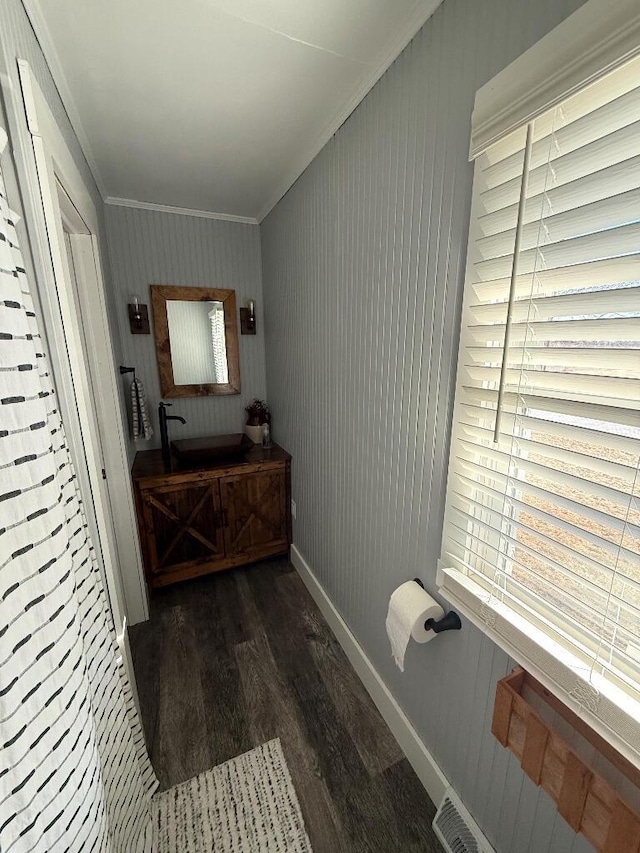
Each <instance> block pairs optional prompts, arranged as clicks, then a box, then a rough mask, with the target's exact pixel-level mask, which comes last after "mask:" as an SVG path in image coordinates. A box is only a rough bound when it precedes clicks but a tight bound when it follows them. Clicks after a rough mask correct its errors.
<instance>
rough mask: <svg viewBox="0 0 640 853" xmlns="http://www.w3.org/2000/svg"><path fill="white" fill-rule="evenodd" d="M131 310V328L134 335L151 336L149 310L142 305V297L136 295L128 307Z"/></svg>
mask: <svg viewBox="0 0 640 853" xmlns="http://www.w3.org/2000/svg"><path fill="white" fill-rule="evenodd" d="M127 308H128V309H129V327H130V329H131V334H132V335H149V334H150V333H151V330H150V328H149V309H148V308H147V306H146V305H141V304H140V297H139V296H137V295H136V294H135V293H134V295H133V296H132V297H131V302H130V304H129V305H128V306H127Z"/></svg>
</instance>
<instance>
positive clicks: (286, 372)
mask: <svg viewBox="0 0 640 853" xmlns="http://www.w3.org/2000/svg"><path fill="white" fill-rule="evenodd" d="M579 5H580V2H579V0H538V2H535V3H533V2H530V0H481V2H480V1H479V0H445V2H444V3H443V5H442V6H441V7H440V8H439V9H438V10H437V12H436V13H435V15H434V16H433V17H432V19H431V20H430V21H429V22H427V24H426V25H425V27H424V28H423V30H422V31H421V32H420V33H419V34H418V35H417V36H416V38H415V39H414V40H413V42H412V43H411V44H410V45H409V46H408V47H407V49H406V50H405V51H404V52H403V54H402V55H401V56H400V57H399V58H398V60H397V61H396V62H395V63H394V65H393V66H392V67H391V68H390V70H389V71H388V72H387V73H386V74H385V76H384V77H383V78H382V80H381V81H380V82H379V83H378V84H377V85H376V87H375V88H374V89H373V90H372V91H371V92H370V94H369V95H368V96H367V98H365V100H364V101H363V102H362V103H361V104H360V106H359V107H358V109H357V110H356V111H355V112H354V113H353V114H352V116H351V117H350V118H349V120H348V121H347V122H346V123H345V124H344V125H343V126H342V128H341V129H340V130H339V131H338V133H337V134H336V135H335V137H334V138H333V139H332V141H331V142H330V143H329V144H328V145H327V146H326V147H325V148H324V150H323V151H322V152H321V153H320V155H319V156H318V157H317V158H316V159H315V160H314V162H313V163H312V164H311V165H310V166H309V168H308V169H307V170H306V172H305V173H304V175H303V176H302V177H301V178H300V179H299V180H298V181H297V182H296V184H295V185H294V186H293V187H292V189H291V190H290V191H289V192H288V194H287V195H286V196H285V197H284V198H283V199H282V201H280V203H279V204H278V205H277V207H276V208H275V209H274V210H273V211H272V213H271V214H270V215H269V216H268V217H267V219H266V220H265V222H264V223H263V225H262V228H261V235H262V252H263V277H264V288H265V301H266V312H267V317H266V332H267V340H266V352H267V377H268V387H269V401H270V403H271V406H272V408H273V412H274V434H275V438H276V440H277V441H279V442H281V443H282V444H283V445H284V446H285V447H286V448H287V449H288V450H289V451H291V453H292V454H293V497H294V499H295V501H296V504H297V521H296V522H295V523H294V541H295V543H296V544H297V546H298V547H299V548H300V550H301V551H302V553H303V555H304V556H305V557H306V558H307V560H308V561H309V563H310V565H311V567H312V568H313V570H314V571H315V573H316V574H317V576H318V578H319V579H320V581H321V583H322V584H323V585H324V587H325V589H326V590H327V592H328V593H329V595H330V596H331V597H332V599H333V601H334V603H335V605H336V607H337V608H338V610H339V611H340V612H341V614H342V615H343V616H344V618H345V619H346V620H347V622H348V624H349V625H350V627H351V629H352V630H353V631H354V633H355V635H356V636H357V638H358V639H359V641H360V643H361V644H362V645H363V647H364V648H365V650H366V652H367V653H368V654H369V656H370V657H371V659H372V661H373V662H374V664H375V666H376V667H377V668H378V670H379V672H380V673H381V675H382V676H383V678H384V679H385V681H386V683H387V685H388V686H389V687H390V689H391V690H392V692H393V694H394V695H395V696H396V698H397V699H398V701H399V702H400V704H401V705H402V706H403V708H404V709H405V711H406V712H407V714H408V716H409V717H410V718H411V720H412V721H413V723H414V725H415V726H416V728H417V729H418V731H419V732H420V734H421V735H422V737H423V738H424V741H425V743H426V744H427V746H428V747H429V749H430V750H431V751H432V752H433V754H434V755H435V757H436V758H437V760H438V761H439V762H440V764H441V766H442V768H443V769H444V771H445V773H446V774H447V776H448V777H449V779H450V780H451V782H452V783H453V785H454V787H455V788H456V789H457V790H458V791H459V792H460V794H461V795H462V797H463V799H464V801H465V802H466V803H467V805H468V807H469V808H470V810H471V811H472V813H473V814H474V815H475V817H476V819H477V820H478V822H479V823H480V825H481V826H482V827H483V828H484V830H485V831H486V833H487V835H488V837H489V838H490V840H491V841H492V842H493V843H494V845H495V846H496V848H497V849H498V850H499V851H503V853H525V851H532V853H549V851H553V853H565V851H571V853H582V851H586V850H589V849H590V846H589V845H588V844H587V843H586V842H585V841H584V839H582V838H580V837H576V836H574V834H573V832H572V831H571V830H570V829H569V827H568V825H567V824H566V823H565V822H564V821H563V820H562V819H561V818H560V817H559V816H558V815H557V813H556V811H555V808H554V806H553V804H552V803H551V800H550V799H549V798H548V797H547V796H546V795H545V794H544V793H541V792H540V791H539V790H538V789H537V788H535V786H534V785H533V784H532V783H531V782H530V781H529V780H528V779H526V778H525V777H524V775H523V774H522V772H521V770H520V767H519V765H518V762H517V761H516V760H515V759H514V758H513V757H512V756H511V755H510V753H508V752H507V751H506V750H504V749H503V748H502V747H500V746H499V745H498V744H497V742H496V741H495V740H494V739H493V737H492V736H491V734H490V731H489V729H490V719H491V712H492V706H493V694H494V689H495V687H494V686H495V682H496V681H497V680H498V679H499V678H501V677H502V676H503V675H505V674H506V673H507V672H508V671H509V670H510V668H511V666H512V663H511V662H510V661H509V660H508V659H507V657H506V655H504V654H503V653H502V652H501V651H500V650H499V649H497V648H496V647H495V646H494V645H493V643H492V642H491V641H490V640H488V639H487V638H486V637H484V636H483V635H482V634H481V633H480V632H479V631H478V630H476V629H475V628H473V627H472V626H471V625H469V624H468V623H466V622H465V625H464V630H463V631H462V632H460V633H459V634H457V635H446V636H443V637H440V638H439V639H438V640H437V641H435V642H433V643H430V644H429V645H427V646H417V645H415V644H413V645H412V647H411V648H410V650H409V652H408V659H407V667H406V671H405V673H404V674H401V673H400V672H399V671H398V670H397V669H396V668H395V667H394V665H393V663H392V659H391V653H390V649H389V645H388V641H387V638H386V635H385V631H384V618H385V614H386V607H387V602H388V598H389V595H390V593H391V591H392V590H393V589H394V588H395V587H396V586H397V585H398V584H399V583H400V582H402V581H404V580H406V579H408V578H411V577H414V576H415V575H420V576H421V577H422V578H423V579H424V580H425V582H426V584H427V586H428V587H429V588H430V589H431V590H432V591H435V589H436V560H437V557H438V553H439V548H440V537H441V525H442V516H443V504H444V492H445V485H446V482H445V480H446V464H447V450H448V447H447V445H448V437H449V426H450V417H451V405H452V386H453V381H454V370H455V363H456V345H457V338H458V322H459V313H460V304H461V290H462V283H463V275H464V259H465V250H466V239H467V228H468V219H469V205H470V197H471V179H472V167H471V165H470V164H469V163H468V161H467V152H468V144H469V132H470V119H471V111H472V107H473V98H474V94H475V91H476V89H477V88H478V87H479V86H480V85H482V84H483V83H484V82H485V81H486V80H488V79H489V78H490V77H492V76H493V75H494V74H495V73H496V72H498V71H499V70H500V69H501V68H503V67H504V66H505V65H507V64H508V63H509V62H510V61H511V60H512V59H514V58H515V57H516V56H518V55H519V54H520V53H521V52H523V51H524V50H525V49H526V48H527V47H529V46H530V45H531V44H532V43H534V42H535V41H536V40H537V39H538V38H540V37H541V36H543V35H544V34H545V33H546V32H547V31H548V30H550V29H551V28H553V27H554V26H555V25H556V24H558V23H559V22H560V21H561V20H562V19H563V18H564V17H565V16H566V15H568V14H569V13H570V12H572V11H574V10H575V9H576V8H577V7H578V6H579Z"/></svg>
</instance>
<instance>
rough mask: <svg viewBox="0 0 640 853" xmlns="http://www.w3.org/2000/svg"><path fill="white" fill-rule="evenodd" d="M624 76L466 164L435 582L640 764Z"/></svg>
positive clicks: (634, 126)
mask: <svg viewBox="0 0 640 853" xmlns="http://www.w3.org/2000/svg"><path fill="white" fill-rule="evenodd" d="M586 5H587V7H592V8H593V6H594V3H593V2H591V3H588V4H586ZM601 7H602V4H600V6H599V8H601ZM572 17H574V16H572ZM570 22H571V19H569V20H568V22H565V23H566V24H567V25H569V24H570ZM565 31H566V27H565ZM639 41H640V39H639ZM534 50H535V48H534ZM525 56H527V55H525ZM530 61H531V52H529V56H528V57H527V60H526V62H529V63H530ZM525 65H526V63H524V64H523V67H524V66H525ZM615 66H616V67H615V68H614V70H611V68H610V65H609V66H608V67H607V70H606V73H603V74H598V75H593V74H592V75H590V76H586V75H585V79H589V83H588V85H584V86H582V87H580V86H575V85H572V87H571V94H569V95H568V96H566V97H561V98H558V97H554V98H553V101H554V103H553V104H552V106H551V107H550V108H546V109H537V110H536V111H535V115H528V116H527V120H526V121H524V122H520V125H519V126H518V127H516V128H514V127H513V126H512V127H510V128H509V129H508V131H507V132H502V133H501V134H499V136H498V138H497V139H495V138H494V139H492V140H491V144H488V145H487V144H485V145H483V146H481V147H480V150H478V151H476V152H475V153H476V154H477V157H476V165H475V177H474V194H473V204H472V217H471V231H470V240H469V253H468V263H467V279H466V283H465V299H464V307H463V321H462V332H461V342H460V357H459V365H458V378H457V388H456V401H455V411H454V428H453V435H452V444H451V457H450V467H449V482H448V491H447V508H446V516H445V529H444V538H443V550H442V557H441V564H440V565H441V571H440V583H441V586H442V588H443V591H444V593H445V595H447V597H448V598H450V599H451V600H452V601H454V602H455V603H456V604H457V605H458V606H460V608H461V609H462V610H463V611H464V612H466V613H467V615H468V616H469V617H470V618H472V619H473V620H474V621H475V622H477V623H478V624H480V625H481V627H484V629H485V630H486V631H487V632H488V633H489V634H491V635H492V636H493V637H494V639H496V641H497V642H498V643H499V644H500V645H502V646H503V648H505V649H506V650H507V651H508V652H510V653H511V654H512V655H513V656H514V657H515V658H517V659H518V660H519V662H521V663H523V664H524V665H525V666H528V667H529V668H530V669H531V670H532V671H533V672H534V674H536V675H537V676H538V677H539V678H541V680H543V681H544V682H545V683H546V684H547V686H548V687H549V688H550V689H551V690H553V691H554V692H556V693H557V694H559V695H560V696H561V698H563V699H565V701H568V702H569V703H570V704H571V705H572V707H574V709H576V710H579V712H580V713H581V714H582V716H583V717H585V718H587V720H588V721H589V722H590V724H592V725H593V726H594V728H596V729H597V730H599V731H600V733H601V734H604V735H605V736H606V737H607V738H608V739H609V740H610V741H611V742H612V743H614V745H616V746H617V748H618V749H620V751H621V752H623V754H625V755H626V756H627V757H629V758H630V759H631V760H633V761H634V762H635V763H636V764H638V763H640V56H636V57H635V58H629V56H626V58H625V59H624V61H620V62H618V63H616V64H615ZM525 84H526V80H525V81H523V82H522V85H525ZM529 106H530V105H529ZM512 124H513V122H512ZM472 146H473V139H472Z"/></svg>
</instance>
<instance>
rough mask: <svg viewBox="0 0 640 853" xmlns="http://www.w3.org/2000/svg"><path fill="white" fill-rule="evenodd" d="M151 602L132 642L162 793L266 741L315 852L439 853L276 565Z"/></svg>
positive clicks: (422, 799)
mask: <svg viewBox="0 0 640 853" xmlns="http://www.w3.org/2000/svg"><path fill="white" fill-rule="evenodd" d="M151 608H152V610H151V619H150V620H149V622H146V623H143V624H140V625H136V626H134V627H133V628H132V629H131V645H132V652H133V660H134V667H135V673H136V679H137V683H138V691H139V695H140V703H141V707H142V718H143V724H144V729H145V733H146V737H147V744H148V747H149V752H150V755H151V760H152V762H153V766H154V768H155V771H156V773H157V775H158V778H159V780H160V787H161V789H165V788H167V787H170V786H171V785H175V784H176V783H178V782H182V781H184V780H185V779H188V778H190V777H191V776H194V775H196V774H198V773H200V772H202V771H203V770H206V769H207V768H209V767H213V766H214V765H216V764H220V763H222V762H223V761H227V760H228V759H229V758H233V757H234V756H236V755H239V754H240V753H242V752H245V751H247V750H249V749H252V748H253V747H254V746H257V745H259V744H261V743H264V742H265V741H267V740H270V739H271V738H274V737H279V738H280V740H281V742H282V747H283V750H284V754H285V756H286V760H287V764H288V766H289V770H290V772H291V776H292V778H293V783H294V785H295V789H296V792H297V795H298V799H299V801H300V806H301V808H302V813H303V815H304V819H305V823H306V826H307V831H308V833H309V837H310V839H311V844H312V846H313V850H314V853H338V851H339V853H343V851H344V853H352V851H354V853H355V851H357V853H365V851H371V853H374V851H375V853H411V851H416V853H417V851H421V853H436V851H441V850H442V848H441V847H440V845H439V842H438V840H437V839H436V837H435V835H434V833H433V830H432V829H431V821H432V819H433V815H434V813H435V808H434V806H433V804H432V802H431V801H430V799H429V798H428V796H427V794H426V793H425V791H424V789H423V788H422V786H421V784H420V782H419V781H418V778H417V777H416V775H415V773H414V772H413V770H412V769H411V766H410V765H409V762H408V761H407V760H406V758H404V757H403V754H402V752H401V750H400V748H399V746H398V745H397V743H396V742H395V740H394V738H393V737H392V735H391V733H390V732H389V729H388V728H387V726H386V724H385V723H384V721H383V720H382V718H381V717H380V715H379V713H378V711H377V709H376V708H375V706H374V705H373V703H372V701H371V699H370V698H369V696H368V694H367V692H366V691H365V689H364V687H363V686H362V684H361V682H360V680H359V679H358V677H357V675H356V674H355V672H354V670H353V668H352V667H351V664H350V663H349V661H348V660H347V658H346V656H345V654H344V652H343V651H342V649H341V647H340V646H339V644H338V642H337V640H336V639H335V637H334V635H333V633H332V632H331V629H330V628H329V626H328V625H327V623H326V622H325V620H324V618H323V617H322V615H321V614H320V612H319V610H318V608H317V607H316V605H315V603H314V601H313V599H312V598H311V597H310V595H309V593H308V592H307V590H306V588H305V586H304V584H303V583H302V581H301V579H300V577H299V576H298V574H297V572H296V571H295V570H294V569H293V568H292V566H291V565H290V564H289V563H288V562H287V561H284V560H271V561H267V562H264V563H260V564H258V565H255V566H250V567H248V568H242V569H235V570H233V571H230V572H222V573H220V574H217V575H210V576H209V577H205V578H201V579H198V580H196V581H190V582H187V583H184V584H179V585H176V586H173V587H169V588H167V589H165V590H162V591H160V592H158V593H157V594H156V595H155V596H154V598H153V599H152V605H151ZM184 853H187V851H184Z"/></svg>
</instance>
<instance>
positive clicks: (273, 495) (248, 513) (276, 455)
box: [132, 445, 291, 587]
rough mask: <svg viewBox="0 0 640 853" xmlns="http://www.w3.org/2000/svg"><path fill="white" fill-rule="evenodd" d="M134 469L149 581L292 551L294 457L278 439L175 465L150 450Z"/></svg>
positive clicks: (170, 580)
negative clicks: (227, 457) (226, 457)
mask: <svg viewBox="0 0 640 853" xmlns="http://www.w3.org/2000/svg"><path fill="white" fill-rule="evenodd" d="M132 476H133V483H134V491H135V498H136V508H137V514H138V528H139V531H140V540H141V544H142V553H143V557H144V565H145V575H146V578H147V583H148V584H149V586H150V587H158V586H165V585H166V584H171V583H175V582H176V581H181V580H186V579H187V578H193V577H196V576H198V575H203V574H208V573H209V572H217V571H220V570H221V569H228V568H231V567H233V566H241V565H244V564H246V563H252V562H255V561H256V560H260V559H262V558H264V557H271V556H274V555H276V554H288V552H289V546H290V544H291V457H290V456H289V454H288V453H287V452H286V451H284V450H283V449H282V448H281V447H278V446H277V445H274V446H273V447H272V448H271V449H270V450H263V449H262V448H261V447H258V446H255V447H254V448H252V449H251V450H250V451H249V452H248V453H247V454H246V455H245V456H244V457H242V459H241V460H239V461H237V462H224V463H215V464H212V465H210V466H207V467H200V468H181V467H175V466H174V467H173V470H169V469H168V468H167V467H166V466H165V464H164V462H163V460H162V454H161V453H160V451H158V450H148V451H143V452H141V453H138V454H136V458H135V462H134V465H133V470H132Z"/></svg>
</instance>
